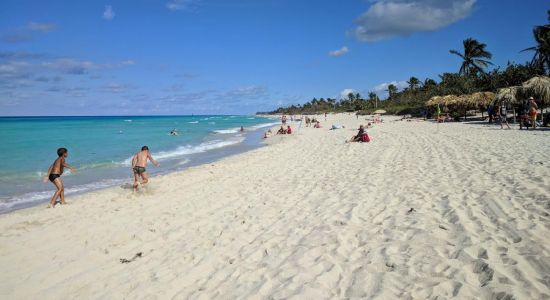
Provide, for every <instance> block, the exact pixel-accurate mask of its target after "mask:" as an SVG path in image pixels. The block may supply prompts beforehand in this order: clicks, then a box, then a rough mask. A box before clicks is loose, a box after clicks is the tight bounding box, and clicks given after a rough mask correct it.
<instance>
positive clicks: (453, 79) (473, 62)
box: [263, 10, 550, 114]
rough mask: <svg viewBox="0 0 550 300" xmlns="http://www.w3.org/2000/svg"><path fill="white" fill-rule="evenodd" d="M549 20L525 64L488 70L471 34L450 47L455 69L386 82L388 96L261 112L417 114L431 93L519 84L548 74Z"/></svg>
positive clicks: (487, 56) (486, 55)
mask: <svg viewBox="0 0 550 300" xmlns="http://www.w3.org/2000/svg"><path fill="white" fill-rule="evenodd" d="M547 13H548V23H547V24H544V25H539V26H535V28H534V29H533V38H534V40H535V45H534V46H532V47H529V48H526V49H523V50H521V52H532V53H533V58H532V59H531V61H528V62H526V63H524V64H516V63H513V62H508V64H507V65H506V67H504V68H501V67H495V68H493V69H492V70H490V71H487V70H488V68H489V67H490V66H493V64H492V62H491V58H492V56H493V55H492V54H491V52H489V51H488V50H487V45H486V44H484V43H482V42H479V41H477V40H476V39H473V38H467V39H465V40H464V41H463V42H462V46H463V47H462V49H461V50H450V51H449V52H450V54H451V55H455V56H457V57H459V58H460V59H461V60H462V63H461V65H460V68H459V69H458V72H456V73H452V72H451V73H443V74H441V75H439V78H438V79H439V80H438V81H436V80H434V79H432V78H426V79H424V80H420V79H419V78H417V77H415V76H411V77H410V78H409V80H407V87H405V88H403V89H401V90H399V88H398V87H397V86H395V85H394V84H390V85H388V87H387V89H386V91H387V92H388V97H387V98H386V99H380V98H379V97H378V95H377V94H376V93H375V92H373V91H371V92H369V93H368V95H367V97H363V96H362V95H361V94H359V93H349V94H348V95H347V97H343V99H334V98H319V99H317V98H313V99H312V100H310V101H308V102H306V103H304V104H293V105H290V106H287V107H279V108H277V109H276V110H274V111H271V112H263V113H264V114H266V113H267V114H281V113H284V114H313V113H323V112H355V111H357V112H358V113H364V114H366V113H372V112H373V111H374V110H376V109H384V110H386V111H388V112H389V113H394V114H409V113H411V114H418V113H420V112H421V111H424V109H425V103H426V101H428V100H429V99H430V98H431V97H433V96H444V95H450V94H454V95H462V94H471V93H474V92H486V91H491V92H495V91H497V90H498V89H500V88H503V87H509V86H516V85H521V83H522V82H524V81H526V80H528V79H530V78H532V77H533V76H536V75H550V10H548V11H547Z"/></svg>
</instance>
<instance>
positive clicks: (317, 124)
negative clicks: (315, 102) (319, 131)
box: [313, 121, 321, 128]
mask: <svg viewBox="0 0 550 300" xmlns="http://www.w3.org/2000/svg"><path fill="white" fill-rule="evenodd" d="M313 128H321V123H320V122H319V121H317V122H315V125H313Z"/></svg>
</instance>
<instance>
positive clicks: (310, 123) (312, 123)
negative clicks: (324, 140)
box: [305, 116, 322, 128]
mask: <svg viewBox="0 0 550 300" xmlns="http://www.w3.org/2000/svg"><path fill="white" fill-rule="evenodd" d="M305 120H306V127H311V126H313V128H322V126H321V122H319V120H317V119H315V118H309V117H307V116H306V118H305Z"/></svg>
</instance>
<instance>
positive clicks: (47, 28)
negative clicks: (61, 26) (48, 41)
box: [27, 22, 57, 32]
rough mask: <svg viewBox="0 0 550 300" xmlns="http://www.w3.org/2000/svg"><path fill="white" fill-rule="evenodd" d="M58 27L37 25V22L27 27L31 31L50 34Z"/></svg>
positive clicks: (51, 24)
mask: <svg viewBox="0 0 550 300" xmlns="http://www.w3.org/2000/svg"><path fill="white" fill-rule="evenodd" d="M56 27H57V26H56V25H55V24H54V23H37V22H30V23H29V25H27V28H28V29H29V30H30V31H40V32H50V31H52V30H54V29H55V28H56Z"/></svg>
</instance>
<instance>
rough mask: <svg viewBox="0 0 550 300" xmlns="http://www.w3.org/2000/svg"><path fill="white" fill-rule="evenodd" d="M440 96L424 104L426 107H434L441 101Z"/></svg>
mask: <svg viewBox="0 0 550 300" xmlns="http://www.w3.org/2000/svg"><path fill="white" fill-rule="evenodd" d="M441 98H442V97H441V96H433V97H431V98H430V100H428V101H427V102H426V106H436V105H438V104H439V102H440V101H441Z"/></svg>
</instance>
